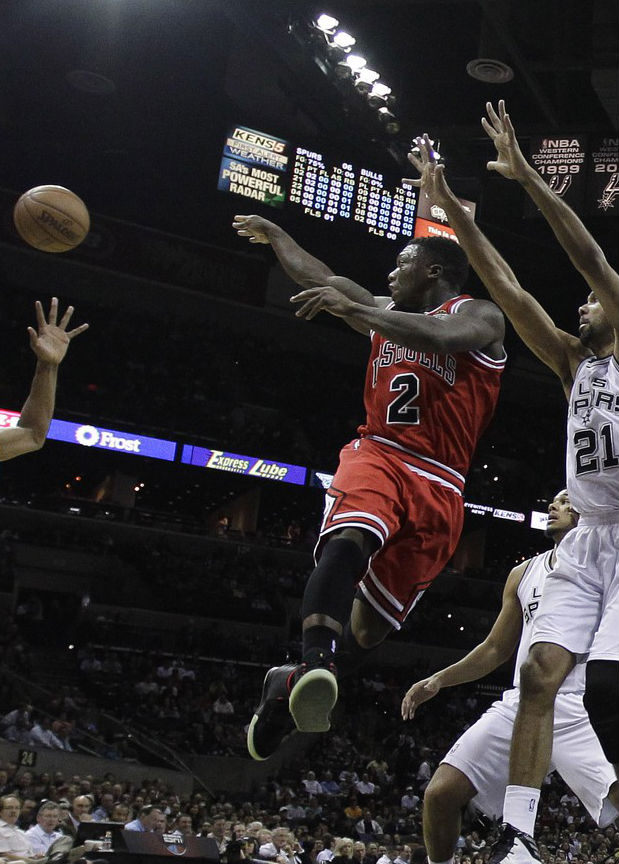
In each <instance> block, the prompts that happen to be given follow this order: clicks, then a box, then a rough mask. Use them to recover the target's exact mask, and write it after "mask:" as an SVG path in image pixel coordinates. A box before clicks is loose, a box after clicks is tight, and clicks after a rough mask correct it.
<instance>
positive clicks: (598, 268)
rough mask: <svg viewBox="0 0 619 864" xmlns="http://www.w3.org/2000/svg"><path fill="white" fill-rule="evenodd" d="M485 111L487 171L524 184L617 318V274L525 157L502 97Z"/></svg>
mask: <svg viewBox="0 0 619 864" xmlns="http://www.w3.org/2000/svg"><path fill="white" fill-rule="evenodd" d="M486 111H487V113H488V117H487V118H486V117H482V121H481V124H482V126H483V127H484V130H485V131H486V133H487V135H488V136H489V137H490V138H491V139H492V141H493V143H494V146H495V147H496V151H497V158H496V159H495V160H493V161H491V162H488V165H487V167H488V170H489V171H497V172H498V173H499V174H502V175H503V177H507V179H508V180H516V181H517V182H518V183H520V185H521V186H523V187H524V189H525V190H526V192H527V193H528V195H530V197H531V198H532V199H533V201H534V202H535V204H536V205H537V206H538V207H539V209H540V210H541V212H542V214H543V216H544V217H545V219H546V221H547V222H548V224H549V225H550V227H551V228H552V230H553V231H554V234H555V237H556V238H557V240H558V241H559V243H560V244H561V246H563V248H564V249H565V251H566V252H567V254H568V255H569V258H570V261H571V262H572V264H573V265H574V267H575V268H576V269H577V270H578V271H579V273H581V274H582V276H583V278H584V279H585V281H586V282H587V284H588V285H589V287H590V288H591V290H592V291H593V292H594V293H595V295H596V297H597V298H598V300H599V301H600V303H601V305H602V308H603V309H604V312H605V313H606V316H607V318H608V320H609V321H614V322H617V321H619V274H617V272H616V271H615V270H613V268H612V267H611V266H610V264H609V263H608V261H607V260H606V256H605V255H604V253H603V251H602V249H601V248H600V246H599V245H598V244H597V243H596V241H595V240H594V239H593V237H592V236H591V234H590V233H589V231H588V230H587V229H586V228H585V226H584V225H583V223H582V221H581V220H580V219H579V217H578V216H577V215H576V213H574V211H573V210H572V208H571V207H569V205H568V204H566V203H565V201H564V200H563V199H562V198H561V197H560V196H559V195H557V194H556V193H555V192H553V191H552V189H550V187H549V186H548V185H547V184H546V183H544V181H543V180H542V178H541V176H540V175H539V174H538V172H537V171H536V170H535V169H534V168H533V167H532V166H531V165H529V163H528V162H527V160H526V159H525V157H524V155H523V154H522V151H521V150H520V147H519V145H518V141H517V140H516V133H515V130H514V127H513V125H512V122H511V119H510V116H509V114H508V113H507V111H506V109H505V102H504V101H503V100H502V99H501V100H500V101H499V104H498V111H495V109H494V108H493V106H492V103H491V102H487V103H486ZM615 331H617V327H616V326H615Z"/></svg>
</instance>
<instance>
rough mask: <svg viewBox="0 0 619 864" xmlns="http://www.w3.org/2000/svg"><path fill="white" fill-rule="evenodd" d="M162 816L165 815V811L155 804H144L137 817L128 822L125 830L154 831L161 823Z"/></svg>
mask: <svg viewBox="0 0 619 864" xmlns="http://www.w3.org/2000/svg"><path fill="white" fill-rule="evenodd" d="M160 816H163V811H162V810H161V809H160V808H159V807H156V806H155V805H154V804H142V806H141V807H140V809H139V810H138V816H137V819H134V820H133V821H132V822H127V824H126V825H125V831H154V830H155V827H156V826H157V825H159V824H160Z"/></svg>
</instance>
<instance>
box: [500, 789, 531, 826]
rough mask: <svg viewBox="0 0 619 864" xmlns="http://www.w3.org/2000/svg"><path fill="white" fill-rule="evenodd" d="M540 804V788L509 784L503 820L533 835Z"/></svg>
mask: <svg viewBox="0 0 619 864" xmlns="http://www.w3.org/2000/svg"><path fill="white" fill-rule="evenodd" d="M538 804H539V789H533V788H532V787H531V786H508V787H507V788H506V790H505V803H504V805H503V821H504V822H509V824H510V825H513V826H514V828H516V829H517V830H518V831H524V833H525V834H530V835H531V837H532V836H533V832H534V830H535V817H536V816H537V805H538Z"/></svg>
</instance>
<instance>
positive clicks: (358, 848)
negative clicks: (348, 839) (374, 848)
mask: <svg viewBox="0 0 619 864" xmlns="http://www.w3.org/2000/svg"><path fill="white" fill-rule="evenodd" d="M352 860H353V864H365V843H364V842H363V840H355V842H354V843H353V844H352Z"/></svg>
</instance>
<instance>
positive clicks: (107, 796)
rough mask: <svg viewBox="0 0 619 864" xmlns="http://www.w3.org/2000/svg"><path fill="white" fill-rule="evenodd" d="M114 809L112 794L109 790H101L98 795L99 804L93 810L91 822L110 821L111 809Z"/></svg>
mask: <svg viewBox="0 0 619 864" xmlns="http://www.w3.org/2000/svg"><path fill="white" fill-rule="evenodd" d="M113 809H114V796H113V795H112V793H111V792H102V793H101V796H100V797H99V805H98V807H96V809H95V810H94V811H93V814H92V821H93V822H112V821H113V820H112V811H113Z"/></svg>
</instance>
